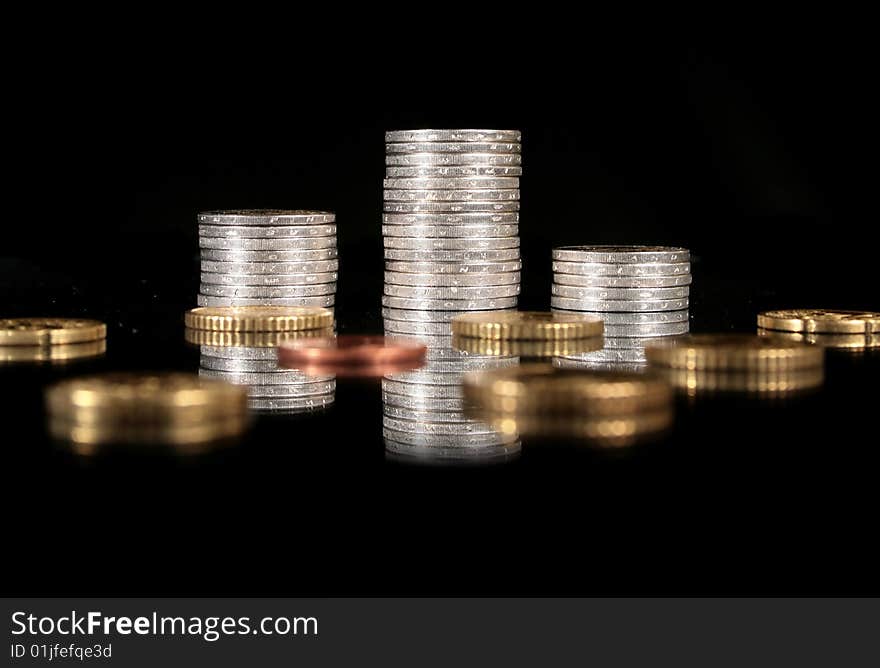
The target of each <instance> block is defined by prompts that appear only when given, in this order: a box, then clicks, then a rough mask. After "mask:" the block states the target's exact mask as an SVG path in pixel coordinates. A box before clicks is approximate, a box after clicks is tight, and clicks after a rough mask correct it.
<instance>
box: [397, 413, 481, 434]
mask: <svg viewBox="0 0 880 668" xmlns="http://www.w3.org/2000/svg"><path fill="white" fill-rule="evenodd" d="M382 426H383V427H384V428H385V429H389V430H393V431H402V432H405V433H407V434H429V435H433V436H439V435H441V434H442V435H456V436H458V435H478V434H495V431H496V430H495V429H494V428H493V427H490V426H489V425H487V424H483V423H481V422H477V421H473V420H468V421H467V422H423V421H419V420H401V419H398V418H393V417H389V416H388V415H383V416H382Z"/></svg>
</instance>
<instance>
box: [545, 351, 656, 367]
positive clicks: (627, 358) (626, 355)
mask: <svg viewBox="0 0 880 668" xmlns="http://www.w3.org/2000/svg"><path fill="white" fill-rule="evenodd" d="M557 357H569V358H571V357H574V358H576V359H580V360H582V361H588V362H632V363H640V364H647V362H648V358H647V357H645V349H644V347H641V348H604V349H602V350H595V351H586V352H584V353H576V354H574V355H572V354H568V355H557Z"/></svg>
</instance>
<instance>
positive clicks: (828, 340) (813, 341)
mask: <svg viewBox="0 0 880 668" xmlns="http://www.w3.org/2000/svg"><path fill="white" fill-rule="evenodd" d="M758 336H767V337H770V338H775V339H778V340H780V341H795V342H797V343H809V344H810V345H814V346H821V347H823V348H840V349H846V350H852V351H860V350H865V349H866V348H880V332H878V333H877V334H822V333H820V332H779V331H776V330H772V329H761V328H760V327H759V328H758Z"/></svg>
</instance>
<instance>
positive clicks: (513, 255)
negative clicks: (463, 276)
mask: <svg viewBox="0 0 880 668" xmlns="http://www.w3.org/2000/svg"><path fill="white" fill-rule="evenodd" d="M385 259H386V260H403V261H406V262H461V263H466V264H471V263H484V262H508V261H510V260H519V248H501V249H497V250H472V251H471V250H457V251H444V250H437V251H431V250H405V249H400V248H386V249H385ZM386 266H387V265H386Z"/></svg>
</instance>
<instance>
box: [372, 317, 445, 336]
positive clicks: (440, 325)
mask: <svg viewBox="0 0 880 668" xmlns="http://www.w3.org/2000/svg"><path fill="white" fill-rule="evenodd" d="M438 313H442V311H438ZM383 326H384V329H385V333H386V334H403V335H407V336H420V335H428V336H439V335H450V334H451V333H452V325H451V324H450V323H449V322H431V321H424V320H421V321H419V320H391V319H389V318H386V319H385V320H384V321H383Z"/></svg>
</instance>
